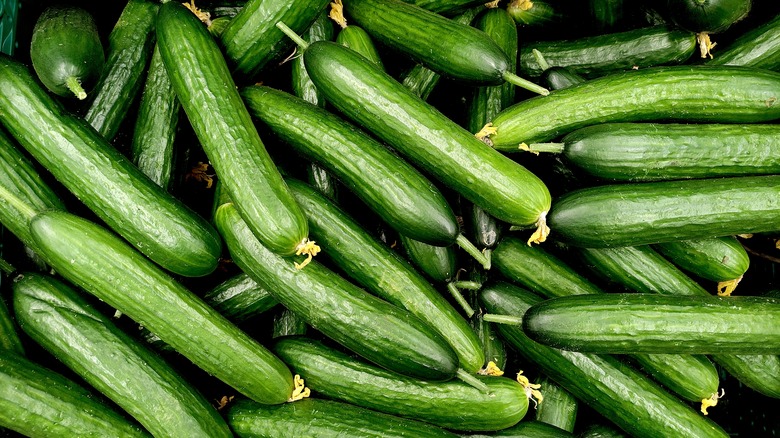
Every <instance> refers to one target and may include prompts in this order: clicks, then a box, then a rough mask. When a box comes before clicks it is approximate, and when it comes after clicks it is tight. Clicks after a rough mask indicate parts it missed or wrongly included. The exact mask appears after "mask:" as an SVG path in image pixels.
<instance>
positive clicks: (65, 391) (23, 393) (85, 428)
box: [0, 353, 151, 438]
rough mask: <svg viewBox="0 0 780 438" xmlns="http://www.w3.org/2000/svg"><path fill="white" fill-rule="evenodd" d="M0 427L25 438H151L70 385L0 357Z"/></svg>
mask: <svg viewBox="0 0 780 438" xmlns="http://www.w3.org/2000/svg"><path fill="white" fill-rule="evenodd" d="M0 426H2V427H6V428H8V429H11V430H13V431H16V432H18V433H20V434H22V435H24V436H81V437H95V438H98V437H106V436H116V437H119V436H121V437H150V436H151V435H149V434H148V433H146V432H145V431H143V430H142V429H141V428H140V427H138V425H136V424H135V423H131V422H130V421H129V420H127V419H126V418H125V417H124V416H122V415H121V414H119V413H117V412H116V411H114V410H113V409H112V408H110V407H108V405H107V404H106V403H104V402H103V401H102V400H101V399H99V398H96V397H95V395H94V394H93V393H91V392H90V391H87V390H86V389H84V388H82V387H81V386H79V385H78V384H76V383H74V382H73V381H71V380H69V379H67V378H65V377H64V376H62V375H60V374H57V373H55V372H53V371H51V370H48V369H46V368H43V367H42V366H40V365H38V364H36V363H34V362H31V361H30V360H28V359H25V358H23V357H22V356H18V355H16V354H9V353H3V354H0Z"/></svg>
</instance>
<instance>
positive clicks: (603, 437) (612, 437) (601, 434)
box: [577, 423, 628, 438]
mask: <svg viewBox="0 0 780 438" xmlns="http://www.w3.org/2000/svg"><path fill="white" fill-rule="evenodd" d="M577 438H628V436H627V435H626V434H624V433H623V432H621V431H619V430H617V429H615V428H614V427H612V426H608V425H607V424H601V423H594V424H591V425H589V426H588V427H586V428H585V429H584V430H583V431H582V433H580V434H579V435H577Z"/></svg>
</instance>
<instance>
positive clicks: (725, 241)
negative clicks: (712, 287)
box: [655, 236, 750, 295]
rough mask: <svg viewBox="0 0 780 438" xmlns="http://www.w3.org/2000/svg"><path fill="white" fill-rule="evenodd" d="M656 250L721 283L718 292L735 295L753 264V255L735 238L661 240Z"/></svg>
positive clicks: (698, 273) (704, 276) (693, 271)
mask: <svg viewBox="0 0 780 438" xmlns="http://www.w3.org/2000/svg"><path fill="white" fill-rule="evenodd" d="M655 249H656V250H658V252H660V253H661V254H663V255H664V257H666V258H667V259H669V260H670V261H671V262H672V263H674V264H675V265H677V266H679V267H680V268H682V269H684V270H686V271H688V272H691V273H693V274H695V275H698V276H699V277H702V278H705V279H707V280H712V281H717V282H718V294H726V295H729V294H731V292H732V291H734V288H735V287H737V284H738V283H739V280H740V279H741V278H742V276H743V275H744V274H745V272H747V270H748V267H750V256H749V255H748V253H747V251H745V248H744V247H743V246H742V244H741V243H739V240H737V239H736V238H735V237H732V236H726V237H719V238H714V239H695V240H680V241H675V242H666V243H659V244H658V245H655Z"/></svg>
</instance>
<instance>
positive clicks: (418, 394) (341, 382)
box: [273, 337, 528, 431]
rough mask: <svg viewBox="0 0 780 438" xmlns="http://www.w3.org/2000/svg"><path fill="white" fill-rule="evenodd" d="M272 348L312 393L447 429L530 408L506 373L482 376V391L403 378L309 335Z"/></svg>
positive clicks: (517, 416) (487, 426)
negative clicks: (486, 390)
mask: <svg viewBox="0 0 780 438" xmlns="http://www.w3.org/2000/svg"><path fill="white" fill-rule="evenodd" d="M273 349H274V351H275V352H276V354H278V355H279V357H281V358H282V360H284V361H285V362H286V363H288V364H289V365H290V367H291V368H292V369H294V370H295V372H296V373H298V374H300V375H301V377H302V378H303V379H304V381H305V382H306V386H308V387H310V388H311V390H312V392H314V393H316V394H321V395H323V396H325V397H327V398H332V399H336V400H340V401H343V402H347V403H353V404H356V405H359V406H363V407H365V408H368V409H373V410H377V411H380V412H385V413H388V414H393V415H399V416H402V417H408V418H412V419H416V420H421V421H425V422H428V423H431V424H435V425H437V426H440V427H445V428H448V429H454V430H462V431H483V430H498V429H503V428H505V427H509V426H512V425H514V424H515V423H517V422H518V421H520V420H521V419H522V418H523V417H524V416H525V414H526V411H527V409H528V398H527V397H526V395H525V392H524V389H523V386H522V385H520V384H519V383H518V382H516V381H514V380H513V379H508V378H506V377H480V380H481V381H482V382H483V383H484V384H485V385H487V386H488V390H489V392H487V393H486V392H481V391H480V390H479V389H477V388H474V387H472V386H470V385H468V384H466V383H464V382H460V381H452V382H425V381H420V380H417V379H413V378H409V377H404V376H402V375H400V374H398V373H393V372H390V371H387V370H383V369H381V368H378V367H376V366H373V365H369V364H367V363H365V362H362V361H359V360H356V359H353V358H351V357H349V356H348V355H346V354H344V353H341V352H339V351H337V350H335V349H333V348H329V347H327V346H325V345H324V344H322V343H320V342H318V341H315V340H313V339H308V338H303V337H297V338H285V339H280V340H279V341H277V343H276V344H275V345H274V347H273Z"/></svg>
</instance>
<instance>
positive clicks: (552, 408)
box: [534, 376, 579, 433]
mask: <svg viewBox="0 0 780 438" xmlns="http://www.w3.org/2000/svg"><path fill="white" fill-rule="evenodd" d="M536 383H537V384H539V385H541V387H542V388H543V389H544V393H543V395H544V400H543V402H542V403H541V404H539V406H537V408H536V416H535V417H534V418H535V419H536V421H538V422H541V423H546V424H549V425H551V426H555V427H557V428H559V429H561V430H563V431H566V432H570V433H571V432H573V431H574V425H575V423H576V422H577V412H578V411H579V402H578V401H577V399H576V398H574V396H573V395H571V394H570V393H569V391H567V390H565V389H563V388H561V387H560V386H558V384H557V383H555V382H554V381H552V380H550V378H548V377H546V376H544V377H543V378H542V379H538V380H537V381H536Z"/></svg>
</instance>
